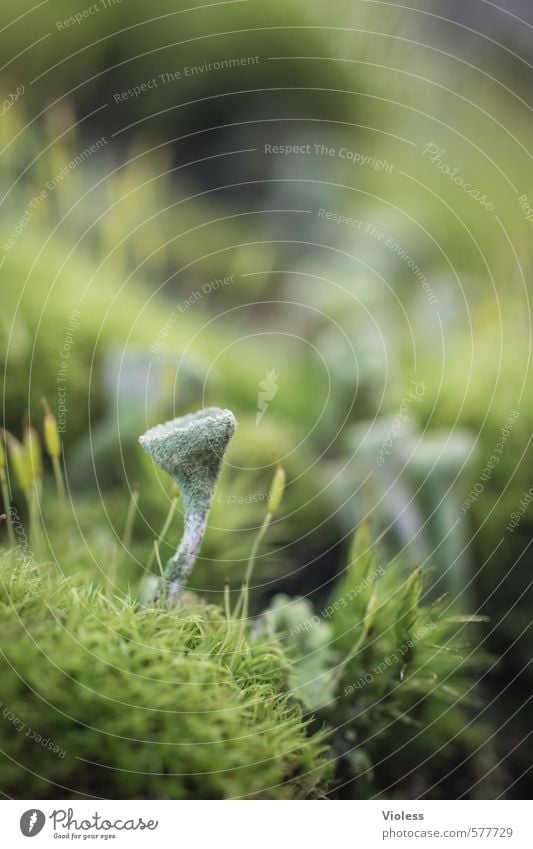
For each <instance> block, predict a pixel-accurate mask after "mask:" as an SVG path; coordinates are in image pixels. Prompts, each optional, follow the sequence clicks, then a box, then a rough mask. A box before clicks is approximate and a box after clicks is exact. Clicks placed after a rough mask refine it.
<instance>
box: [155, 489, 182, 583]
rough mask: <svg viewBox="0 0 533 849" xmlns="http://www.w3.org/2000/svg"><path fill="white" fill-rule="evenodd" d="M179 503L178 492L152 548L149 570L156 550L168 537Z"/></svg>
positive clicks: (173, 498)
mask: <svg viewBox="0 0 533 849" xmlns="http://www.w3.org/2000/svg"><path fill="white" fill-rule="evenodd" d="M178 504H179V495H177V494H176V495H173V496H172V501H171V502H170V507H169V508H168V513H167V517H166V519H165V521H164V523H163V527H162V528H161V530H160V531H159V534H158V537H157V539H155V540H154V548H153V549H152V553H151V554H150V557H149V558H148V564H147V568H148V571H150V569H151V568H152V566H153V563H154V558H155V556H156V551H157V552H159V546H160V545H161V543H162V542H163V540H164V539H165V537H166V535H167V533H168V531H169V529H170V526H171V524H172V519H173V518H174V513H175V512H176V508H177V506H178Z"/></svg>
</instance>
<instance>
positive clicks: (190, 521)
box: [139, 407, 236, 605]
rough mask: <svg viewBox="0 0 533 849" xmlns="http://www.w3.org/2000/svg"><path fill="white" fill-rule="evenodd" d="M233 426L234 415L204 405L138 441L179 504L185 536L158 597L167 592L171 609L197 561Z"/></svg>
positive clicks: (154, 429)
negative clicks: (171, 486)
mask: <svg viewBox="0 0 533 849" xmlns="http://www.w3.org/2000/svg"><path fill="white" fill-rule="evenodd" d="M235 426H236V421H235V416H234V415H233V413H232V412H230V411H229V410H221V409H219V408H218V407H207V408H206V409H205V410H200V411H199V412H197V413H192V414H191V415H189V416H181V417H180V418H177V419H172V420H171V421H169V422H165V424H160V425H156V427H153V428H152V429H151V430H149V431H147V432H146V433H145V434H143V435H142V436H141V437H140V438H139V442H140V443H141V445H142V447H143V448H144V450H145V451H146V453H147V454H149V455H150V457H152V458H153V460H155V462H156V463H157V464H158V465H159V466H161V468H162V469H163V470H164V471H165V472H167V473H168V474H169V475H170V476H171V477H172V478H173V479H174V481H175V483H176V485H177V486H178V488H179V490H180V493H181V496H182V500H183V507H184V530H183V536H182V539H181V542H180V544H179V546H178V550H177V551H176V554H175V555H174V556H173V557H171V558H170V560H169V561H168V563H167V566H166V570H165V575H164V579H163V585H162V586H161V587H160V589H159V591H158V595H159V594H160V593H161V592H162V591H164V592H165V595H166V599H167V604H169V605H171V604H175V603H176V600H177V598H178V597H179V594H180V593H181V591H182V590H183V587H184V585H185V582H186V580H187V578H188V576H189V575H190V573H191V571H192V569H193V566H194V563H195V561H196V558H197V557H198V554H199V551H200V547H201V545H202V540H203V537H204V533H205V529H206V525H207V517H208V515H209V508H210V506H211V500H212V498H213V494H214V491H215V485H216V482H217V478H218V474H219V471H220V466H221V463H222V459H223V457H224V453H225V451H226V448H227V445H228V443H229V441H230V439H231V437H232V436H233V434H234V432H235Z"/></svg>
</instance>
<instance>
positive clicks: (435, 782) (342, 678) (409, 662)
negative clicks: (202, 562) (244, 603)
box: [263, 527, 498, 798]
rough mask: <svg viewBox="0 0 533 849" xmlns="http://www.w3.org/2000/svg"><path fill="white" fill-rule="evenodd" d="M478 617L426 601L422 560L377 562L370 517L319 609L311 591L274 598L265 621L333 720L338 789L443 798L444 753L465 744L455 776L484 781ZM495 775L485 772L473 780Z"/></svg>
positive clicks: (312, 699)
mask: <svg viewBox="0 0 533 849" xmlns="http://www.w3.org/2000/svg"><path fill="white" fill-rule="evenodd" d="M478 619H479V617H469V616H461V615H457V614H456V613H455V611H454V609H453V606H451V605H450V603H449V602H447V601H446V599H441V600H440V601H438V602H434V603H432V604H427V603H424V596H423V581H422V573H421V571H420V570H419V569H417V570H415V571H414V572H412V573H411V574H410V575H409V576H408V577H406V576H405V573H404V571H403V570H402V569H401V568H400V566H399V564H398V563H392V564H389V565H388V566H387V567H386V568H384V567H383V566H381V565H378V559H377V557H376V553H375V551H373V549H372V548H371V547H370V545H369V541H368V528H367V527H366V528H363V529H362V530H361V531H360V532H359V533H358V534H357V535H356V537H355V540H354V545H353V547H352V552H351V555H350V562H349V565H348V566H347V568H346V569H345V570H344V572H343V575H342V576H341V578H340V580H339V581H338V582H337V584H336V586H335V589H334V591H333V593H332V594H331V596H330V598H329V599H328V600H327V602H326V604H325V605H324V607H323V609H322V611H321V612H320V615H318V614H317V613H316V612H315V611H314V610H313V607H312V605H311V604H310V602H309V601H307V600H305V599H297V600H291V599H289V598H286V597H277V598H276V599H274V600H273V602H272V604H271V606H270V608H269V610H268V611H267V612H266V614H265V617H264V620H263V621H264V627H265V628H266V630H267V632H269V633H278V634H280V635H281V637H282V640H283V643H284V645H285V647H286V649H287V651H288V653H289V655H290V656H291V657H292V659H293V668H292V670H291V676H290V679H289V681H290V684H291V686H292V688H293V692H294V694H295V695H296V696H297V697H298V698H299V699H300V700H301V701H302V703H303V704H304V706H305V707H306V709H307V710H309V711H310V712H312V713H314V714H315V715H316V716H318V717H319V718H320V719H321V720H322V721H324V722H326V723H327V725H328V726H329V728H330V729H331V731H330V742H331V746H332V751H333V752H334V753H335V756H336V783H337V787H338V789H337V791H335V790H333V791H332V792H334V793H339V794H340V795H347V796H356V797H358V796H363V797H365V796H368V795H369V794H371V795H374V794H377V795H380V794H381V795H383V796H384V797H394V796H398V797H401V798H409V797H411V796H412V795H413V794H415V793H416V794H418V793H422V792H423V793H425V794H427V795H428V796H435V797H440V796H442V797H444V798H446V795H447V792H449V791H448V790H447V784H446V771H445V770H444V769H443V764H446V763H450V764H452V763H453V761H454V759H455V758H456V757H457V756H458V752H462V753H463V755H464V757H466V758H467V759H468V761H467V765H465V767H464V770H463V773H462V776H461V779H460V782H459V783H461V784H462V783H463V782H464V787H465V788H466V789H468V787H469V786H470V785H475V784H476V782H478V781H482V777H483V775H484V770H485V769H486V766H487V758H488V759H489V761H490V759H491V754H490V748H489V746H488V739H489V732H488V730H487V727H486V726H485V724H484V723H483V722H482V721H479V720H478V721H477V722H476V724H475V726H472V725H471V724H470V722H469V720H471V719H472V717H473V710H474V709H475V708H476V707H477V706H478V705H479V695H480V694H479V692H477V693H476V692H475V687H474V681H475V680H476V676H477V674H478V673H479V671H480V670H482V669H483V668H484V667H485V666H486V665H487V657H486V656H485V655H484V653H483V652H482V651H480V650H479V649H478V648H476V647H475V640H473V638H472V623H474V622H475V621H477V620H478ZM467 628H468V630H469V631H470V632H471V633H470V638H468V636H467V633H466V630H467ZM422 764H423V765H424V768H423V770H421V768H420V766H421V765H422ZM456 781H457V778H456ZM469 783H470V785H469ZM497 787H498V782H497V780H496V779H491V778H488V779H487V781H486V782H485V783H482V789H481V790H478V791H477V792H479V793H480V794H483V793H487V794H489V795H492V794H494V793H495V789H496V788H497ZM452 792H456V791H452ZM474 792H476V791H474Z"/></svg>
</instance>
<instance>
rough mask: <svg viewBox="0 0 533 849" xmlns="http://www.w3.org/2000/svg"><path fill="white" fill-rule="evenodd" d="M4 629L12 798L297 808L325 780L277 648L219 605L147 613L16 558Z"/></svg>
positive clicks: (4, 587)
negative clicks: (246, 634)
mask: <svg viewBox="0 0 533 849" xmlns="http://www.w3.org/2000/svg"><path fill="white" fill-rule="evenodd" d="M0 622H1V625H0V643H1V645H2V648H3V652H2V655H1V657H0V679H1V681H2V694H1V700H2V708H1V709H2V715H1V716H0V749H1V750H2V755H1V757H0V783H1V785H2V789H3V791H4V793H7V794H8V795H10V796H14V797H16V798H53V797H58V798H65V797H68V798H77V797H83V796H96V797H103V798H179V799H185V798H214V799H216V798H240V797H258V798H283V799H288V798H299V797H302V796H307V795H309V794H312V793H313V792H314V791H315V790H316V789H317V788H318V787H319V786H320V785H321V784H322V783H323V782H324V780H325V778H326V776H327V767H326V766H325V761H324V759H323V758H322V748H323V745H322V739H321V737H320V736H308V735H307V732H306V728H305V724H304V723H303V721H302V717H301V711H300V709H299V708H298V706H297V705H296V703H295V702H294V701H292V700H291V699H290V698H289V696H288V694H287V692H286V690H285V687H284V679H285V669H286V664H287V661H286V658H285V656H284V654H283V652H282V651H281V649H280V647H279V645H277V644H276V643H275V642H272V641H269V642H265V641H263V642H260V643H255V644H253V645H252V644H250V643H249V642H247V641H245V640H243V639H242V636H241V629H240V627H239V623H238V622H235V621H231V620H230V621H229V622H228V621H227V620H226V619H225V618H224V616H223V615H222V613H221V611H220V610H219V609H218V608H215V607H212V606H207V605H204V604H202V603H201V602H199V601H198V600H195V599H194V598H189V599H187V601H186V604H184V606H182V607H181V608H179V609H178V610H175V611H173V613H172V615H169V614H167V613H166V611H165V610H164V609H163V608H161V607H158V606H152V607H150V608H148V609H145V610H139V608H138V605H137V604H136V603H134V602H133V601H130V600H128V599H124V600H121V601H117V600H116V599H111V598H109V597H105V596H104V595H103V594H102V593H101V592H100V591H99V590H97V589H95V588H90V587H80V585H79V584H77V583H75V582H73V581H69V580H64V579H61V578H60V577H58V576H57V575H56V574H55V573H54V572H53V571H52V570H50V569H48V568H47V567H46V566H45V565H42V564H41V565H39V566H38V567H37V566H36V565H35V564H33V563H32V562H30V561H28V560H26V561H24V559H23V558H22V556H21V555H20V553H17V552H12V553H11V554H9V555H4V556H3V557H2V559H1V561H0ZM18 729H20V730H18ZM36 735H39V737H40V738H41V741H40V742H39V740H38V738H37V737H36ZM48 741H49V742H48ZM53 747H55V748H56V751H54V750H53Z"/></svg>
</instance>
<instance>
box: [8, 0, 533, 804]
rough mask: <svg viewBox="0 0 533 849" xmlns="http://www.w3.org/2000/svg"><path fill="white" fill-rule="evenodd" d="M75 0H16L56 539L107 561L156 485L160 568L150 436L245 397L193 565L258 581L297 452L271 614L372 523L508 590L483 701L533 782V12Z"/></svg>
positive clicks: (34, 391) (20, 310) (16, 166)
mask: <svg viewBox="0 0 533 849" xmlns="http://www.w3.org/2000/svg"><path fill="white" fill-rule="evenodd" d="M511 5H512V4H511ZM77 6H79V8H74V7H73V6H72V3H71V2H70V0H68V2H67V0H51V2H49V3H45V4H41V5H40V6H39V7H36V8H35V10H33V9H32V8H31V7H30V6H29V5H26V4H22V5H21V4H20V3H14V2H12V0H4V3H3V4H2V12H1V16H2V20H1V23H2V26H1V27H0V49H1V52H2V56H3V57H5V62H4V64H3V67H2V70H1V72H0V86H1V94H2V98H3V105H2V107H1V112H2V116H1V119H0V183H1V194H2V211H3V215H2V239H1V240H0V244H1V257H0V293H1V312H0V365H1V373H2V415H3V425H4V427H6V428H7V429H8V430H9V431H11V432H13V433H19V432H20V429H21V425H22V423H23V422H24V421H25V420H26V419H27V418H28V417H29V418H30V419H31V420H32V421H34V422H35V423H39V422H40V419H41V415H42V411H41V402H40V399H41V396H43V395H44V396H46V398H47V399H48V402H49V404H50V406H51V408H52V410H53V412H54V413H55V414H56V416H59V419H60V423H61V424H62V439H63V447H64V461H65V473H66V479H67V485H68V492H69V496H70V498H71V499H72V500H71V512H70V515H69V520H68V522H67V523H65V520H64V517H63V518H62V519H61V522H62V523H64V524H65V525H68V528H69V531H68V533H67V532H66V531H65V533H64V534H62V533H60V532H55V533H53V534H51V536H50V545H51V557H52V559H53V560H55V561H57V563H58V564H59V566H60V568H62V569H64V570H65V571H66V572H68V571H69V569H74V568H76V569H78V570H79V571H80V572H83V573H85V574H86V575H88V576H91V577H95V576H96V577H98V576H100V577H103V578H105V579H106V580H109V577H110V576H109V574H107V565H108V564H107V561H106V558H105V557H103V556H102V551H103V550H105V546H106V545H108V543H110V544H112V543H113V541H114V540H115V539H116V538H117V537H118V535H119V533H120V529H121V527H122V524H123V520H124V515H125V512H126V510H127V505H128V501H129V497H130V489H131V488H132V486H133V485H134V484H137V485H138V486H139V488H140V501H139V513H138V516H137V519H136V523H135V527H134V533H133V540H132V545H131V549H130V550H129V551H128V553H127V556H126V557H125V559H124V560H123V561H122V564H121V569H120V571H119V573H118V574H117V575H113V576H112V579H113V581H114V582H115V583H116V588H117V592H120V591H125V590H126V589H127V588H128V587H129V586H130V585H131V584H133V583H135V582H138V581H139V580H140V579H141V578H142V577H143V575H146V573H147V563H148V559H149V556H150V551H151V547H152V540H153V538H154V536H156V535H157V534H158V532H159V529H160V526H161V524H162V521H163V518H164V514H165V511H166V509H167V507H168V505H169V502H170V499H171V492H170V490H169V487H168V484H167V482H166V481H165V480H164V479H163V476H159V475H157V474H156V472H155V470H154V467H153V465H152V464H151V462H150V461H149V460H148V458H147V457H145V456H143V455H142V452H141V450H140V449H139V447H138V445H137V437H138V435H139V434H140V433H141V432H142V431H143V430H144V429H146V427H148V426H151V425H153V424H156V423H157V422H158V421H162V420H164V419H165V418H170V417H172V416H174V415H180V414H182V413H186V412H189V411H192V410H194V409H197V408H200V407H202V406H204V405H206V406H207V405H211V404H216V405H220V406H223V407H229V408H230V409H232V410H233V411H234V412H235V414H236V416H237V419H238V421H239V429H238V435H237V437H236V438H235V439H234V441H233V443H232V445H231V448H230V451H229V454H228V457H227V463H226V464H225V467H224V471H223V474H222V477H221V481H220V486H219V492H218V494H217V497H216V499H215V502H214V505H213V510H212V514H211V520H210V525H209V528H208V532H207V538H206V541H205V544H204V547H203V551H202V558H201V561H200V562H199V564H198V566H197V568H196V570H195V572H194V575H193V578H192V581H191V589H193V590H198V591H199V592H201V593H202V594H203V595H204V596H205V597H206V598H207V599H208V600H209V601H220V599H221V593H222V589H223V584H224V580H225V579H226V578H229V579H230V581H231V584H232V588H233V589H235V590H236V589H237V588H238V586H239V581H240V579H241V577H242V574H243V571H244V568H245V562H244V561H245V558H246V557H247V553H248V551H249V548H250V545H251V541H252V540H253V537H254V533H255V531H256V529H257V526H258V525H259V524H260V522H261V520H262V517H263V514H264V509H265V499H266V496H267V494H268V487H269V483H270V480H271V476H272V471H273V469H274V467H275V464H276V463H277V462H281V463H282V464H283V466H284V467H285V469H286V471H287V479H288V485H287V491H286V497H285V500H284V504H283V512H282V515H281V516H280V517H279V520H277V521H276V522H275V524H274V527H273V529H272V534H271V537H270V540H269V547H268V549H267V550H266V551H265V553H264V554H263V555H262V556H261V557H260V559H259V562H258V568H257V572H256V574H255V577H254V587H253V593H252V604H253V609H252V612H253V613H259V612H260V611H261V610H262V609H263V608H264V607H265V605H266V604H268V602H269V601H270V599H271V598H272V597H273V596H274V595H276V594H277V593H279V592H283V593H286V594H288V595H299V596H306V597H310V598H311V599H312V600H313V601H315V602H318V603H319V604H320V603H321V602H322V601H323V600H324V599H325V598H326V597H327V596H328V595H329V593H330V590H331V586H332V584H333V583H334V581H335V579H336V577H337V575H338V573H339V571H340V570H341V569H342V566H343V563H344V561H343V557H344V554H345V551H346V546H347V541H348V538H349V537H350V536H351V533H352V531H353V529H354V528H355V527H356V526H357V525H358V524H360V522H361V521H363V520H364V519H366V518H370V520H371V523H372V529H373V537H374V538H375V539H377V540H380V541H381V544H382V546H383V548H384V549H385V551H386V552H387V554H388V556H389V557H390V558H391V559H394V558H396V557H401V559H402V562H403V563H405V568H408V567H410V568H412V567H414V566H422V568H423V569H424V570H426V571H427V573H428V576H429V577H428V582H429V584H428V585H429V591H428V592H429V595H430V596H432V597H439V596H441V595H443V594H444V593H448V594H449V595H450V597H451V598H453V599H454V600H456V602H457V605H458V607H459V608H462V609H464V610H466V609H468V610H470V611H471V612H474V613H476V614H479V615H487V616H488V617H490V621H489V623H488V625H486V626H483V627H480V629H479V632H478V642H479V643H480V644H482V645H483V648H484V649H485V650H487V651H488V652H490V653H491V654H492V656H493V657H495V658H496V657H497V658H499V660H498V662H496V663H494V664H492V665H491V667H490V671H489V672H488V673H487V674H486V675H484V677H483V680H481V681H480V682H479V685H478V686H479V691H480V693H481V694H482V702H483V707H482V708H480V717H481V718H482V720H483V721H485V720H487V721H489V722H490V723H492V726H493V728H494V736H493V738H492V747H493V755H494V764H495V765H494V766H492V767H491V769H494V771H495V772H496V773H498V772H499V773H500V774H501V775H500V784H499V787H500V788H501V791H500V792H502V793H503V794H504V795H508V796H510V797H518V798H523V794H524V793H525V792H527V788H528V771H529V768H530V757H529V755H528V750H527V743H526V741H527V738H528V735H529V734H530V733H531V723H530V718H529V715H528V714H529V713H530V711H529V710H528V703H529V700H530V698H531V692H532V683H533V679H532V676H531V670H530V668H529V665H530V659H531V652H532V647H533V639H532V637H531V633H530V623H531V614H530V611H531V609H532V603H533V594H532V591H531V580H530V570H529V564H530V559H531V558H530V554H529V547H530V543H531V539H532V531H533V508H531V507H530V506H529V501H528V500H527V498H529V500H531V496H530V495H529V496H527V494H528V492H529V490H530V487H531V486H532V483H533V481H532V479H531V468H532V464H531V448H530V443H531V434H532V427H533V395H532V392H531V374H530V355H531V310H530V302H529V298H530V288H531V287H530V279H529V278H530V272H531V266H532V250H531V245H532V240H531V227H532V226H533V221H532V220H531V219H532V218H533V209H531V208H530V207H529V204H531V206H532V207H533V170H532V168H531V158H532V155H531V152H530V151H531V143H532V139H533V117H532V107H531V103H530V101H531V86H530V85H526V83H525V79H528V80H530V73H531V71H530V66H529V65H528V55H529V58H531V56H530V54H531V50H530V47H529V54H528V44H527V43H524V39H523V32H524V25H523V24H520V22H519V21H518V19H513V18H511V16H510V15H507V14H506V13H504V12H501V11H500V12H498V11H497V10H495V9H491V10H489V9H488V8H487V4H484V3H482V2H481V0H480V1H479V2H476V3H471V4H468V8H467V9H463V7H462V5H461V4H459V3H453V2H445V0H440V2H438V0H437V2H435V3H434V4H432V10H431V11H429V10H426V9H422V7H421V8H420V9H419V10H418V11H417V10H415V9H411V10H410V9H406V8H405V7H402V6H400V5H396V4H394V3H392V4H390V3H379V2H377V3H374V2H359V1H358V0H357V2H350V3H348V2H342V1H341V0H337V2H335V0H334V2H331V3H328V4H325V3H319V2H311V3H303V2H300V0H284V2H278V0H275V2H268V3H266V2H264V3H260V2H255V0H249V2H248V0H244V1H243V2H240V0H235V2H219V3H214V4H209V6H204V5H201V4H198V5H197V7H192V6H193V4H186V3H181V2H180V0H177V2H169V0H154V2H152V3H150V4H149V7H147V6H146V4H144V3H141V2H140V0H123V2H121V3H118V2H116V3H112V2H110V3H109V6H105V4H104V5H102V4H101V3H100V4H98V3H97V4H94V6H91V5H90V4H88V5H87V6H83V4H80V3H79V4H77ZM91 8H92V10H93V11H88V10H89V9H91ZM508 11H514V13H515V14H516V15H519V14H526V13H527V11H528V10H527V9H524V8H522V7H521V4H520V3H519V2H517V3H516V8H514V7H513V9H509V10H508ZM85 13H86V14H85ZM76 15H78V19H76V17H74V18H72V17H71V16H76ZM528 216H529V217H528ZM261 393H263V394H262V395H261ZM261 398H263V399H264V400H265V403H266V409H265V410H263V409H262V406H261ZM62 407H66V408H67V409H66V410H63V409H62ZM492 457H496V460H495V461H494V462H493V463H492V465H491V466H490V468H489V470H487V464H490V461H491V458H492ZM10 483H11V484H12V486H13V488H14V498H15V502H16V503H19V509H20V511H21V513H22V512H23V509H24V508H23V504H22V503H21V501H22V500H21V498H20V493H17V487H16V482H15V481H11V482H10ZM469 493H473V495H472V496H471V498H470V500H468V499H469ZM524 499H526V501H524ZM524 505H525V506H524ZM48 509H49V513H50V514H51V515H52V514H53V511H54V507H53V506H50V507H49V508H48ZM516 516H518V517H519V518H518V521H516V519H515V527H512V528H510V523H511V522H512V521H513V518H514V517H516ZM51 521H56V520H55V519H54V518H53V516H52V520H51ZM57 522H59V520H57ZM174 524H175V527H174V526H173V527H172V528H171V530H170V532H169V534H168V539H166V540H165V545H164V546H163V549H164V552H162V553H165V555H166V554H169V553H170V552H171V550H172V546H174V545H175V544H176V542H177V541H178V540H179V535H180V525H179V521H178V522H176V523H174ZM73 535H74V536H75V537H77V538H78V539H79V540H81V541H82V545H81V546H80V548H81V551H82V553H81V554H80V552H79V550H78V549H77V551H78V553H77V556H76V560H75V562H76V566H75V567H74V566H72V558H71V557H70V556H69V551H71V549H72V546H73V542H72V538H73ZM232 591H233V590H232Z"/></svg>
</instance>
